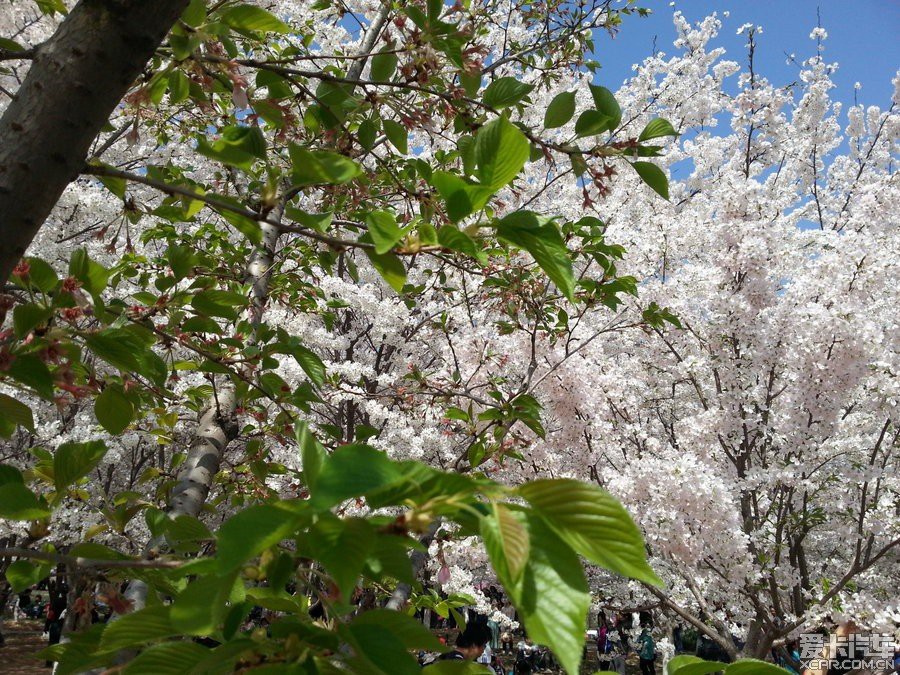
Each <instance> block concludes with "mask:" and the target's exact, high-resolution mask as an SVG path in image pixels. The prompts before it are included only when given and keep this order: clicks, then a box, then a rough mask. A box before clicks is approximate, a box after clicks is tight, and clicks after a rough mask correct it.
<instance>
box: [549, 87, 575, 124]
mask: <svg viewBox="0 0 900 675" xmlns="http://www.w3.org/2000/svg"><path fill="white" fill-rule="evenodd" d="M574 114H575V92H574V91H564V92H562V93H561V94H557V95H556V96H554V97H553V100H552V101H550V105H548V106H547V111H546V112H545V113H544V128H545V129H556V128H557V127H561V126H562V125H564V124H565V123H566V122H568V121H569V120H570V119H572V116H573V115H574Z"/></svg>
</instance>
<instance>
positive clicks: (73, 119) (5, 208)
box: [0, 0, 188, 282]
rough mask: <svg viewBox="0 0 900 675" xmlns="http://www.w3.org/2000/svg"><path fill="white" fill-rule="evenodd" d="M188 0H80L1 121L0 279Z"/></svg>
mask: <svg viewBox="0 0 900 675" xmlns="http://www.w3.org/2000/svg"><path fill="white" fill-rule="evenodd" d="M187 4H188V0H152V1H149V0H81V2H79V3H78V5H76V6H75V8H74V9H73V10H72V12H71V13H70V14H69V15H68V16H67V17H66V19H65V20H64V21H63V22H62V24H61V25H60V27H59V29H58V30H57V31H56V33H55V34H54V35H53V37H52V38H50V40H48V41H47V42H45V43H44V44H42V45H40V46H39V47H38V48H37V49H36V50H35V55H34V62H33V63H32V64H31V68H30V70H29V71H28V75H27V77H26V78H25V81H24V82H23V83H22V86H21V87H20V88H19V90H18V91H17V92H16V94H15V97H14V99H13V100H12V102H11V103H10V104H9V108H7V110H6V112H5V113H4V115H3V118H2V119H0V281H3V282H5V280H6V279H8V278H9V275H10V272H11V271H12V269H13V267H14V266H15V264H16V263H17V262H18V260H19V259H20V258H21V257H22V256H23V255H24V254H25V250H26V249H27V248H28V245H29V244H30V243H31V240H32V239H34V236H35V234H36V233H37V231H38V229H40V227H41V225H42V224H43V223H44V220H45V219H46V218H47V216H48V215H49V214H50V211H51V209H52V208H53V206H54V205H55V204H56V202H57V200H58V199H59V197H60V195H61V194H62V192H63V190H64V189H65V188H66V186H67V185H68V184H69V183H70V182H72V180H74V179H75V178H76V177H77V176H78V173H79V171H80V170H81V167H82V166H83V164H84V161H85V157H86V155H87V152H88V149H89V148H90V145H91V142H92V141H93V140H94V138H96V136H97V134H98V133H99V131H100V129H101V128H102V127H103V125H104V124H105V123H106V121H107V119H108V118H109V115H110V114H111V113H112V111H113V110H114V109H115V107H116V105H117V104H118V103H119V101H121V100H122V97H123V96H124V95H125V93H126V92H127V91H128V89H129V87H130V86H131V85H132V83H133V82H134V81H135V78H137V76H138V75H139V74H140V72H141V69H142V68H143V67H144V64H146V63H147V61H148V60H149V59H150V57H151V56H152V55H153V52H154V51H155V50H156V48H157V47H158V46H159V44H160V43H161V42H162V40H163V39H164V38H165V36H166V34H167V33H168V31H169V28H171V27H172V24H174V23H175V21H176V20H177V19H178V17H179V16H180V15H181V13H182V11H183V10H184V8H185V7H186V6H187Z"/></svg>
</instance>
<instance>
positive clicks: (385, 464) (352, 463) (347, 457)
mask: <svg viewBox="0 0 900 675" xmlns="http://www.w3.org/2000/svg"><path fill="white" fill-rule="evenodd" d="M401 477H402V473H401V471H400V468H399V466H398V465H397V464H396V463H395V462H392V461H391V460H390V459H388V457H387V455H385V454H384V453H383V452H381V451H379V450H376V449H375V448H372V447H369V446H368V445H361V444H352V445H344V446H341V447H339V448H338V449H337V450H335V451H334V453H333V454H331V455H330V456H329V457H328V458H326V460H325V462H324V463H323V465H322V470H321V471H320V472H319V477H318V479H317V480H316V487H315V490H314V491H313V493H312V497H311V499H310V503H311V504H312V505H313V506H314V507H316V508H318V509H327V508H330V507H332V506H334V505H336V504H340V503H341V502H342V501H344V500H346V499H350V498H351V497H360V496H362V495H365V494H366V493H367V492H370V491H372V490H375V489H377V488H380V487H384V486H386V485H390V484H391V483H394V482H397V481H399V480H400V478H401Z"/></svg>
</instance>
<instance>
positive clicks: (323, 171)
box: [288, 143, 362, 185]
mask: <svg viewBox="0 0 900 675" xmlns="http://www.w3.org/2000/svg"><path fill="white" fill-rule="evenodd" d="M288 151H289V153H290V156H291V178H292V179H293V181H294V182H295V183H297V185H322V184H324V185H342V184H343V183H347V182H349V181H351V180H353V179H354V178H356V177H357V176H359V175H360V174H361V173H362V169H361V168H360V166H359V164H357V163H356V162H354V161H353V160H352V159H348V158H347V157H344V156H343V155H339V154H337V153H336V152H328V151H327V150H315V151H312V150H307V149H306V148H303V147H301V146H299V145H295V144H293V143H292V144H291V145H290V146H289V148H288Z"/></svg>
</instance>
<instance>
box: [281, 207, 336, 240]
mask: <svg viewBox="0 0 900 675" xmlns="http://www.w3.org/2000/svg"><path fill="white" fill-rule="evenodd" d="M285 213H286V214H287V216H288V218H290V219H291V220H296V221H297V222H298V223H300V224H301V225H303V226H304V227H308V228H310V229H311V230H315V231H316V232H321V233H323V234H324V233H325V232H328V228H329V227H331V221H332V220H334V213H332V212H331V211H326V212H325V213H308V212H306V211H302V210H301V209H295V208H294V207H291V206H289V207H288V208H287V209H286V210H285Z"/></svg>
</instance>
